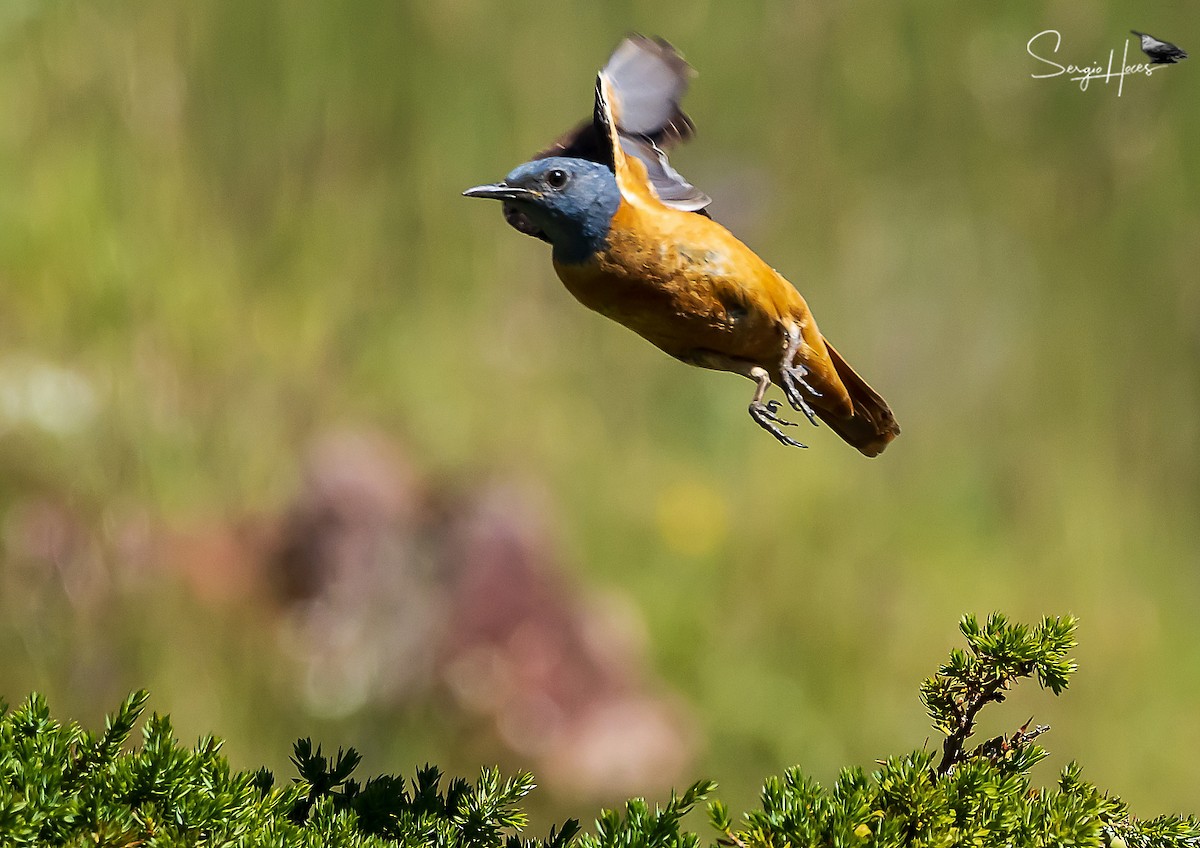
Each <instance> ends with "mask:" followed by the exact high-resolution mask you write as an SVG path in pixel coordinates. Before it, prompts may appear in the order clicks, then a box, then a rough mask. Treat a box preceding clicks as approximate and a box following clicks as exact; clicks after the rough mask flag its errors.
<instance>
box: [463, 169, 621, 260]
mask: <svg viewBox="0 0 1200 848" xmlns="http://www.w3.org/2000/svg"><path fill="white" fill-rule="evenodd" d="M463 195H464V196H466V197H484V198H490V199H492V200H502V201H504V209H505V213H506V216H507V217H509V220H510V221H516V222H518V223H515V224H514V226H517V229H520V230H522V232H527V233H529V234H530V235H537V234H538V233H539V232H540V233H542V234H544V235H545V237H546V240H547V241H549V242H550V243H551V244H552V245H553V246H554V258H555V259H557V260H559V261H561V262H582V261H584V260H585V259H587V258H588V257H589V256H591V255H592V254H593V253H595V252H596V251H597V250H600V249H601V248H602V247H603V246H604V241H605V239H606V238H607V236H608V228H609V225H610V224H611V222H612V217H613V215H615V214H616V211H617V207H619V206H620V205H621V191H620V189H619V188H618V187H617V180H616V177H615V176H613V172H612V171H611V170H610V169H609V168H608V166H607V165H602V164H599V163H597V162H590V161H588V160H586V159H574V158H568V157H563V156H551V157H549V158H546V159H535V160H533V161H532V162H526V163H525V164H524V165H520V166H518V167H517V168H515V169H514V170H513V171H512V173H510V174H509V175H508V176H507V177H505V178H504V180H503V181H501V182H499V183H495V184H493V185H481V186H476V187H475V188H469V189H467V190H466V191H464V192H463ZM522 219H524V220H523V221H522ZM518 224H527V225H528V226H527V228H526V226H523V225H518Z"/></svg>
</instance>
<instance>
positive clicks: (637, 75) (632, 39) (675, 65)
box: [534, 35, 712, 212]
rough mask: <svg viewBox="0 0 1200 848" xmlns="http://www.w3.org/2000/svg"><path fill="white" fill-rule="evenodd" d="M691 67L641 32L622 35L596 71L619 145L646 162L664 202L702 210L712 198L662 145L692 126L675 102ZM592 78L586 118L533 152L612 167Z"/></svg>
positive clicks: (601, 108) (606, 126)
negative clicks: (613, 108) (614, 115)
mask: <svg viewBox="0 0 1200 848" xmlns="http://www.w3.org/2000/svg"><path fill="white" fill-rule="evenodd" d="M694 75H695V71H693V70H692V68H691V66H690V65H688V63H687V62H685V61H684V59H683V57H682V56H680V55H679V53H678V51H676V50H675V48H674V47H672V46H671V45H670V44H669V43H667V42H666V41H664V40H663V39H661V38H647V37H646V36H643V35H630V36H628V37H626V38H625V39H624V40H623V41H622V42H621V43H620V44H619V45H617V49H616V50H614V51H613V53H612V56H610V57H609V60H608V62H607V63H606V64H605V65H604V69H603V70H601V71H600V76H601V77H604V78H605V79H606V80H607V82H608V92H609V93H608V96H607V102H608V103H609V104H614V103H615V104H617V111H618V112H619V114H620V118H619V119H618V120H617V121H616V122H615V128H616V134H617V139H618V143H619V146H620V147H621V148H623V150H624V153H626V154H628V155H630V156H634V157H636V158H637V159H638V160H639V161H641V162H642V164H643V165H645V166H646V173H647V179H648V180H649V184H650V185H651V186H652V187H653V189H654V192H655V194H656V195H657V196H658V198H659V199H660V200H661V201H662V202H663V203H665V204H666V205H667V206H671V207H673V208H675V209H680V210H682V211H684V212H702V210H703V209H704V208H705V207H706V206H708V204H709V203H711V202H712V201H711V199H710V198H709V196H708V195H706V194H705V193H704V192H702V191H700V189H698V188H696V187H695V186H694V185H692V184H691V183H690V182H688V181H687V180H686V179H684V177H683V176H682V175H681V174H680V173H679V172H678V171H676V170H675V169H674V168H672V167H671V164H670V162H668V161H667V154H666V150H667V149H669V148H670V147H671V146H673V145H675V144H678V143H680V142H683V141H687V140H688V139H689V138H691V136H692V135H693V133H694V132H695V126H694V125H693V124H692V121H691V119H690V118H688V116H687V115H686V114H684V112H683V110H682V109H681V108H680V106H679V102H680V100H682V99H683V95H684V94H685V93H686V92H687V88H688V81H689V80H690V79H691V77H692V76H694ZM610 117H611V114H607V115H606V111H605V106H604V105H603V104H602V102H601V96H600V87H599V83H597V89H596V103H595V109H594V111H593V116H592V120H591V121H587V122H584V123H583V124H580V125H579V126H578V127H576V128H575V129H573V130H571V131H570V132H568V133H566V134H565V135H563V136H562V137H561V138H559V139H558V140H557V141H555V142H554V144H552V145H550V146H549V147H547V148H546V149H545V150H542V151H540V152H539V153H538V154H537V155H536V156H535V157H534V158H535V159H544V158H546V157H548V156H573V157H577V158H580V159H588V160H591V161H593V162H601V163H603V164H605V165H608V166H610V167H614V169H615V165H614V155H613V148H614V144H615V142H614V141H613V140H612V139H611V138H610V137H609V126H610V124H609V119H610Z"/></svg>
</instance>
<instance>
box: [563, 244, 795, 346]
mask: <svg viewBox="0 0 1200 848" xmlns="http://www.w3.org/2000/svg"><path fill="white" fill-rule="evenodd" d="M610 253H611V251H610ZM648 259H649V257H645V256H642V257H641V258H640V259H639V260H637V261H633V262H629V261H613V257H612V256H611V255H610V256H605V257H601V258H599V259H597V258H595V257H593V259H592V260H589V261H588V262H585V263H581V264H577V265H573V264H565V263H564V264H560V263H557V262H556V263H555V270H556V271H557V273H558V276H559V279H561V280H562V281H563V284H564V285H565V286H566V288H567V290H568V291H569V292H571V294H572V295H574V296H575V298H576V299H577V300H578V301H579V302H580V303H582V304H583V305H584V306H586V307H588V308H589V309H592V310H594V311H596V312H599V313H600V314H601V315H604V316H605V317H607V318H611V319H612V320H614V321H616V322H617V323H619V324H622V325H624V326H625V327H628V328H629V329H631V330H633V331H634V332H635V333H637V334H638V335H639V336H641V337H642V338H644V339H646V340H647V341H648V342H650V343H651V344H653V345H655V346H656V347H658V348H659V349H661V350H663V351H665V352H666V353H668V354H670V355H671V356H674V357H677V358H679V359H684V360H688V359H690V358H691V354H692V352H693V351H697V350H708V351H716V352H719V353H721V354H723V355H725V356H730V357H735V358H738V359H746V360H751V361H758V360H760V359H764V358H765V359H767V360H770V359H773V358H775V357H777V356H778V353H779V350H780V344H781V336H780V331H779V326H778V322H776V321H774V320H772V319H770V318H769V317H768V316H766V315H765V314H763V312H762V311H761V310H758V309H756V308H755V307H754V305H753V304H752V303H746V302H739V300H738V299H737V298H736V297H731V296H730V295H729V294H728V293H727V292H725V291H723V289H726V288H728V287H722V286H720V284H719V280H718V279H716V278H714V276H713V275H712V274H711V273H709V272H705V271H704V270H702V269H700V268H698V267H688V265H687V263H686V262H684V263H679V262H671V263H669V264H668V263H663V262H662V261H647V260H648ZM658 259H659V260H661V257H658Z"/></svg>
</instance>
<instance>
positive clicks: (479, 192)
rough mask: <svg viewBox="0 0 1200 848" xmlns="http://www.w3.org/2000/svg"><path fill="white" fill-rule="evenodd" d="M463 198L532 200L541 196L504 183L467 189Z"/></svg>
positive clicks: (529, 190)
mask: <svg viewBox="0 0 1200 848" xmlns="http://www.w3.org/2000/svg"><path fill="white" fill-rule="evenodd" d="M463 197H486V198H489V199H491V200H533V199H534V198H536V197H541V194H540V193H538V192H536V191H533V190H532V189H528V188H522V187H521V186H510V185H508V184H506V183H496V184H495V185H481V186H475V188H469V189H467V190H466V191H464V192H463Z"/></svg>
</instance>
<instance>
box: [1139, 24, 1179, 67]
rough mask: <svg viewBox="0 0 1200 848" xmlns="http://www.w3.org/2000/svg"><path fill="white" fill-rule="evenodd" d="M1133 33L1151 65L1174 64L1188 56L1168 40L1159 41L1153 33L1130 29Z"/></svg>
mask: <svg viewBox="0 0 1200 848" xmlns="http://www.w3.org/2000/svg"><path fill="white" fill-rule="evenodd" d="M1130 32H1132V33H1133V34H1134V35H1136V36H1137V37H1138V38H1140V39H1141V40H1142V52H1143V53H1145V54H1146V55H1147V56H1149V57H1150V59H1151V60H1152V61H1151V64H1152V65H1174V64H1175V63H1177V62H1181V61H1183V60H1184V59H1186V58H1187V57H1188V54H1187V52H1186V51H1184V50H1181V49H1179V48H1178V47H1176V46H1175V45H1174V44H1172V43H1171V42H1169V41H1159V40H1158V39H1157V38H1155V37H1154V36H1153V35H1147V34H1146V33H1144V32H1138V31H1137V30H1136V29H1131V30H1130Z"/></svg>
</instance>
